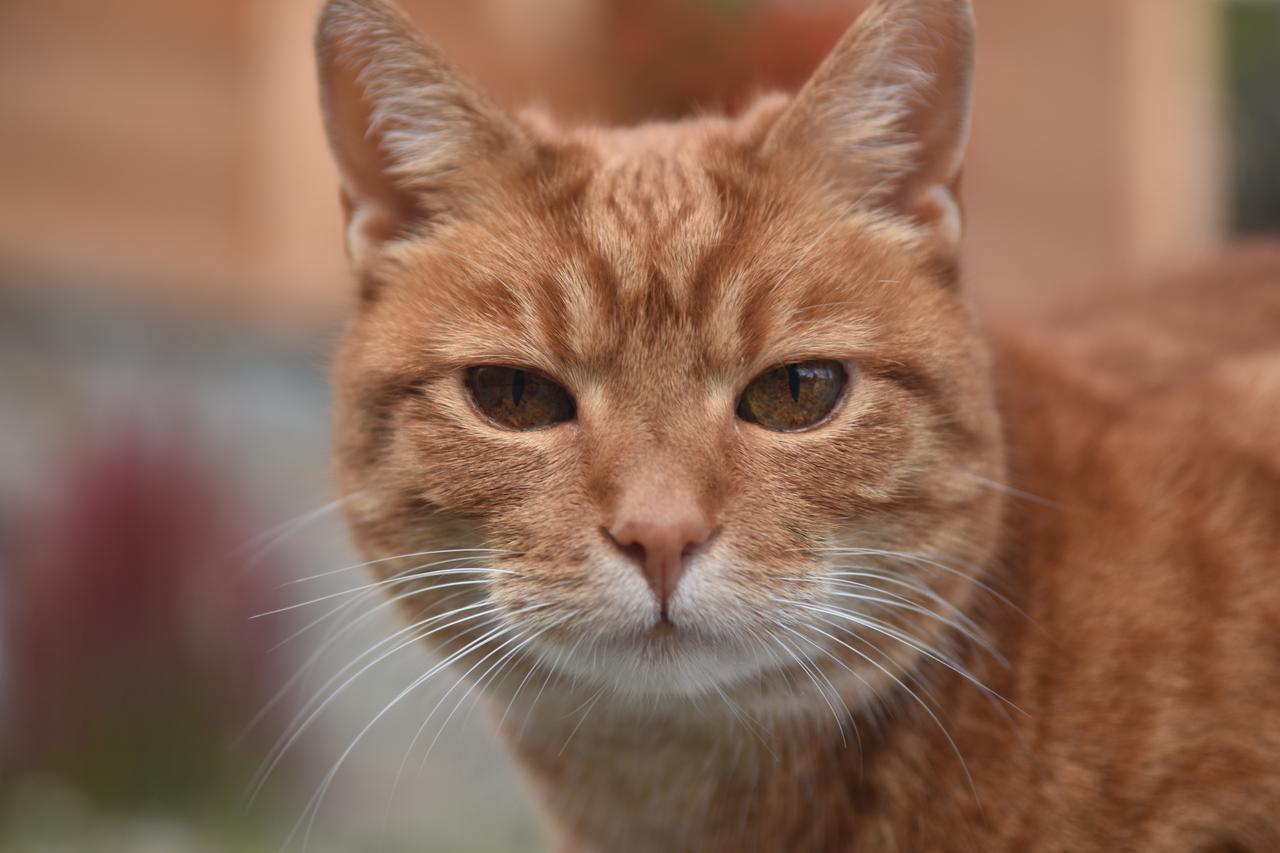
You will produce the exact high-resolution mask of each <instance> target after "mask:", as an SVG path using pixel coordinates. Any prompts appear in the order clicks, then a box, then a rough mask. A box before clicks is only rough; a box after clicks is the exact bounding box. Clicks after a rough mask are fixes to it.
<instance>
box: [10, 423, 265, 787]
mask: <svg viewBox="0 0 1280 853" xmlns="http://www.w3.org/2000/svg"><path fill="white" fill-rule="evenodd" d="M52 494H53V495H54V498H53V500H52V502H51V503H50V504H49V505H47V506H43V507H40V508H34V507H32V508H29V509H28V512H29V515H28V517H26V518H25V519H21V524H20V526H18V528H17V530H16V534H17V535H16V542H15V546H16V547H15V549H14V550H15V553H14V555H13V557H12V560H11V561H10V564H9V565H8V566H7V567H6V576H5V577H4V578H3V583H4V593H3V598H0V606H3V607H5V609H6V612H5V613H4V617H3V620H2V621H0V628H3V629H4V630H5V631H6V634H7V636H6V638H5V641H4V643H3V644H2V645H0V648H3V649H6V650H7V651H8V654H9V661H8V662H7V666H6V667H5V668H6V670H7V678H6V681H7V685H6V693H7V698H8V703H9V705H10V712H9V715H8V717H7V718H6V719H5V720H4V721H3V722H4V724H5V725H6V727H7V729H8V732H7V738H6V740H7V741H8V743H9V749H8V753H9V754H8V755H7V756H6V757H5V760H4V763H6V764H8V765H11V766H10V768H9V769H13V770H16V771H18V772H19V773H21V772H24V771H25V772H40V773H51V774H55V775H58V776H60V777H63V778H64V779H65V780H66V781H68V782H70V783H72V784H75V785H78V786H79V787H81V788H82V789H83V790H84V791H85V792H87V793H89V794H90V795H92V796H96V797H100V798H102V799H104V800H109V801H120V800H123V801H125V802H134V801H145V802H152V801H155V800H157V799H159V800H162V801H174V800H186V799H199V798H201V797H207V796H210V795H216V793H217V791H218V789H219V788H223V789H225V788H228V787H232V788H234V787H239V786H242V785H243V771H244V769H245V767H246V766H251V762H252V761H253V760H254V759H255V757H256V755H257V754H259V751H257V750H252V749H247V752H248V753H249V754H237V749H236V747H235V742H236V738H237V736H238V735H239V734H240V732H241V730H242V729H243V728H244V726H245V724H246V723H247V722H248V721H249V720H250V719H251V718H252V717H253V715H254V714H255V713H256V712H257V711H258V710H259V709H260V708H262V707H263V706H264V705H265V704H266V702H267V701H268V699H269V698H270V696H271V694H272V692H273V689H272V688H273V685H278V684H279V683H280V682H281V678H280V676H279V673H278V672H277V666H278V665H279V661H278V655H270V654H268V651H269V650H270V649H271V647H272V646H273V645H274V644H275V643H276V642H277V641H278V639H279V633H280V631H281V629H282V628H283V627H284V626H283V624H282V623H281V622H280V621H279V620H256V621H254V620H251V619H250V617H251V616H252V615H253V614H255V613H258V612H261V611H263V610H267V609H270V608H271V601H272V598H273V596H272V589H273V588H274V587H275V586H276V585H277V584H278V583H279V579H280V575H278V574H276V573H275V572H274V571H273V568H272V567H270V566H266V565H258V566H256V567H250V568H246V566H245V564H244V557H243V556H242V555H239V556H238V555H237V551H238V550H239V549H240V546H242V545H243V543H245V542H246V541H247V540H248V539H249V538H250V536H251V534H252V532H253V531H252V530H251V529H250V528H249V527H247V526H246V524H245V519H244V510H243V506H244V504H243V502H242V501H240V500H237V499H236V496H235V493H234V489H233V487H232V484H230V483H228V482H227V481H226V479H225V478H224V476H222V472H221V471H220V470H219V469H218V468H217V467H216V466H215V465H213V464H211V462H210V461H209V460H208V458H207V457H206V456H205V454H203V453H202V452H201V450H200V448H199V447H198V446H197V443H196V442H195V441H193V440H191V439H190V438H187V437H182V436H180V435H179V434H178V433H177V432H173V433H170V434H169V435H167V436H166V437H164V438H155V437H154V434H153V431H147V430H140V429H135V430H121V431H119V432H117V433H116V434H115V435H113V436H112V437H110V438H108V439H105V440H100V441H97V442H95V443H94V444H92V445H91V446H89V447H87V448H86V449H84V450H83V451H81V452H79V453H78V454H77V455H76V457H75V459H74V461H73V462H72V463H71V464H70V465H69V466H68V469H67V471H66V472H65V479H63V480H62V481H60V482H58V483H56V484H55V488H54V489H53V490H52ZM267 728H268V729H269V727H267Z"/></svg>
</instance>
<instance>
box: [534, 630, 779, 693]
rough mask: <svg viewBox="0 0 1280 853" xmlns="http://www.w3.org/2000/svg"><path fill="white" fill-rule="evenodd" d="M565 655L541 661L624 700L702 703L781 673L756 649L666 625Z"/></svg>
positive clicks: (547, 655)
mask: <svg viewBox="0 0 1280 853" xmlns="http://www.w3.org/2000/svg"><path fill="white" fill-rule="evenodd" d="M564 652H565V650H562V649H555V648H551V649H546V650H544V651H543V652H542V653H541V654H540V658H541V659H542V662H543V663H544V664H545V665H547V666H549V667H551V668H553V669H555V670H556V671H557V672H558V673H559V674H560V675H562V676H565V677H567V678H568V679H570V680H571V681H574V682H578V681H580V682H582V683H584V684H589V685H593V686H594V689H600V688H604V689H606V690H608V691H609V692H610V693H611V694H613V695H616V696H620V697H624V698H637V699H658V698H677V697H683V698H687V699H691V700H700V699H703V698H705V697H708V696H711V697H716V696H717V695H723V694H724V693H725V692H726V691H730V692H737V691H738V689H739V688H740V687H741V686H743V685H748V684H753V683H755V682H760V681H762V680H767V679H768V677H769V675H770V674H771V673H778V660H777V659H776V658H774V657H770V656H769V655H767V654H763V653H761V651H760V650H759V649H758V648H755V649H752V648H749V647H745V646H742V645H738V644H733V643H728V642H723V641H717V640H714V639H711V638H704V637H699V636H696V635H694V634H693V633H691V632H688V631H681V630H680V629H674V628H671V627H670V626H667V625H658V626H656V627H655V628H653V629H650V630H649V631H647V632H645V633H644V634H643V635H642V636H640V637H635V636H631V637H625V638H616V639H608V640H605V641H602V642H596V643H593V644H592V645H591V646H590V650H589V651H587V652H585V653H579V654H573V655H566V654H565V653H564ZM778 678H779V679H780V678H781V675H780V674H778ZM753 692H754V691H753Z"/></svg>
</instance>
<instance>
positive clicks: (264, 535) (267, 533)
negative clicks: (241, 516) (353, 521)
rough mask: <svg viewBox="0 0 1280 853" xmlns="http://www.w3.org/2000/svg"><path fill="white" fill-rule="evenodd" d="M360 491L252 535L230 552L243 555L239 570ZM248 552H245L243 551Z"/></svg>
mask: <svg viewBox="0 0 1280 853" xmlns="http://www.w3.org/2000/svg"><path fill="white" fill-rule="evenodd" d="M360 494H361V492H352V493H351V494H349V495H345V496H343V497H340V498H338V499H337V500H334V501H330V502H329V503H327V504H324V505H323V506H320V507H317V508H315V509H311V510H308V511H306V512H304V513H302V514H301V515H299V516H296V517H294V518H291V519H289V520H287V521H282V522H281V523H279V524H277V525H274V526H273V527H271V528H269V529H267V530H264V531H263V532H261V533H259V534H257V535H255V536H253V537H252V538H250V539H249V540H248V541H247V542H245V543H244V544H243V545H240V546H239V547H238V548H236V549H235V550H234V551H232V552H231V555H232V556H233V557H239V556H241V555H244V562H243V563H242V564H241V566H240V571H242V572H247V571H249V570H250V569H252V568H253V567H254V566H256V565H258V563H259V562H261V560H262V559H263V558H264V557H266V556H267V554H269V553H271V552H272V551H273V550H275V549H276V547H278V546H279V545H281V544H282V543H283V542H284V541H285V540H286V539H288V538H289V537H290V536H294V535H296V534H297V533H298V532H300V531H302V530H304V529H306V528H307V527H308V526H309V525H311V524H312V523H313V522H315V521H316V520H318V519H320V518H323V517H324V516H326V515H328V514H329V513H331V512H333V511H334V510H336V509H338V508H339V507H341V506H343V505H344V504H346V503H347V501H350V500H352V499H353V498H356V497H358V496H359V495H360ZM246 551H247V552H248V553H247V554H245V552H246Z"/></svg>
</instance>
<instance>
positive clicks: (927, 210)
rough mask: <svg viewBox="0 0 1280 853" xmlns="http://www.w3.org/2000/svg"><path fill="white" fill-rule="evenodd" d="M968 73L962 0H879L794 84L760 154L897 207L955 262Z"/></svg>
mask: <svg viewBox="0 0 1280 853" xmlns="http://www.w3.org/2000/svg"><path fill="white" fill-rule="evenodd" d="M972 79H973V10H972V7H971V5H970V3H969V0H879V2H877V3H876V4H875V5H874V6H873V7H872V8H871V9H869V10H868V11H867V12H866V13H864V14H863V15H862V17H860V18H859V19H858V21H857V22H856V23H855V24H854V25H853V27H852V28H851V29H850V30H849V32H848V33H847V34H846V35H845V37H844V38H843V39H842V40H841V41H840V43H839V44H838V45H837V46H836V48H835V49H834V50H833V51H832V53H831V55H830V56H829V57H828V58H827V60H826V61H825V62H824V63H823V64H822V66H821V67H820V68H819V69H818V70H817V72H815V74H814V76H813V77H812V79H810V81H809V82H808V83H807V84H806V85H805V87H804V88H803V89H802V90H801V91H800V92H799V93H798V94H797V95H796V97H795V98H794V100H793V101H792V103H791V105H790V106H789V107H788V108H787V110H786V112H785V113H783V115H782V116H781V117H780V118H779V120H778V122H777V123H776V124H775V125H774V127H773V128H772V129H771V131H770V133H769V136H768V138H767V139H766V141H765V146H764V149H763V150H764V153H765V155H766V156H767V157H770V158H775V159H778V160H781V161H784V162H786V163H789V164H791V165H793V166H794V167H798V168H802V169H806V170H817V171H819V172H820V173H822V175H823V177H824V178H826V179H828V180H830V181H833V182H835V185H836V187H837V189H838V191H839V192H840V194H841V195H842V196H843V197H845V198H846V199H847V200H848V202H849V203H850V204H864V205H868V206H880V207H882V208H886V209H888V210H891V211H892V212H894V213H896V214H899V215H901V216H902V217H904V218H905V219H907V220H909V221H910V222H911V223H913V224H915V225H916V226H917V227H919V228H920V229H921V230H922V236H923V237H924V238H925V240H926V243H927V245H928V246H929V247H930V250H931V251H933V252H934V253H935V254H936V255H937V256H938V259H939V260H942V261H945V262H950V261H953V260H954V258H955V255H956V254H957V253H958V251H959V242H960V231H961V213H960V202H959V185H960V174H961V170H962V166H963V159H964V149H965V144H966V142H967V140H968V135H969V114H970V102H971V89H972Z"/></svg>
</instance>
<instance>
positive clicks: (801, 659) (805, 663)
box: [770, 620, 849, 746]
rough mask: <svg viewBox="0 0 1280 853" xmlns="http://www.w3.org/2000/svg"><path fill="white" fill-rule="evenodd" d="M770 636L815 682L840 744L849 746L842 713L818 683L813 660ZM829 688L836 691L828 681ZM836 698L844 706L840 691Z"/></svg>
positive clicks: (847, 708)
mask: <svg viewBox="0 0 1280 853" xmlns="http://www.w3.org/2000/svg"><path fill="white" fill-rule="evenodd" d="M770 621H772V622H773V624H774V625H777V626H778V627H779V628H783V629H784V630H790V628H789V627H788V626H786V625H784V624H783V623H781V622H778V621H776V620H770ZM770 636H772V637H773V640H774V642H776V643H777V644H778V645H779V646H781V647H782V649H783V651H785V652H787V653H788V654H790V655H791V659H792V660H793V661H795V663H796V665H797V666H799V667H800V669H801V670H803V671H804V673H805V675H807V676H809V680H810V681H812V682H813V687H814V689H815V690H817V691H818V695H819V696H821V697H822V701H823V702H824V703H826V706H827V707H828V708H830V709H831V716H832V717H833V718H835V721H836V728H837V729H838V730H839V732H840V743H841V744H842V745H844V746H848V741H847V740H845V736H844V721H843V719H842V718H841V717H840V712H839V711H837V710H836V706H835V705H833V704H832V702H831V699H830V698H829V697H828V696H827V692H826V690H824V689H823V687H822V685H821V684H819V683H818V677H817V675H815V674H814V671H813V670H812V669H811V668H810V666H811V664H812V660H810V658H809V656H808V655H806V654H805V653H804V652H802V651H801V652H798V651H796V650H795V649H793V648H791V647H790V646H788V645H787V644H786V643H785V642H783V640H782V638H781V637H779V636H777V635H776V634H771V635H770ZM827 686H828V687H830V688H831V690H832V691H835V685H833V684H831V682H830V681H829V680H828V681H827ZM836 696H837V698H840V704H841V705H844V699H843V698H841V697H840V694H839V692H838V691H836ZM844 709H845V713H846V714H848V713H849V707H848V706H847V705H845V706H844Z"/></svg>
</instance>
